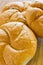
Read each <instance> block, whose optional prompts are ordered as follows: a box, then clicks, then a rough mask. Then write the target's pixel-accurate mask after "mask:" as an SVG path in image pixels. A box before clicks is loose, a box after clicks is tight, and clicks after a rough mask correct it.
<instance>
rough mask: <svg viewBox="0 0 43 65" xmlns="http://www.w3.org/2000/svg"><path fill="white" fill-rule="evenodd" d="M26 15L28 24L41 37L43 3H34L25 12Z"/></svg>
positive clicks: (42, 32) (42, 35) (42, 29)
mask: <svg viewBox="0 0 43 65" xmlns="http://www.w3.org/2000/svg"><path fill="white" fill-rule="evenodd" d="M23 15H24V17H25V18H26V22H27V24H28V26H29V27H30V28H31V29H32V30H33V31H34V32H35V33H36V34H37V35H38V36H40V37H43V3H40V2H34V3H32V4H31V5H30V6H29V7H28V8H27V10H26V11H25V12H23Z"/></svg>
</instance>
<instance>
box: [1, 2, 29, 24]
mask: <svg viewBox="0 0 43 65" xmlns="http://www.w3.org/2000/svg"><path fill="white" fill-rule="evenodd" d="M29 4H30V3H28V2H11V3H8V4H6V5H5V6H4V7H3V9H2V11H1V13H0V25H2V24H4V23H7V22H9V21H10V22H12V21H16V22H17V21H19V22H23V23H25V21H26V20H25V18H24V16H23V15H22V12H23V11H24V10H26V9H27V7H28V5H29Z"/></svg>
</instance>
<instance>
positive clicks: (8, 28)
mask: <svg viewBox="0 0 43 65" xmlns="http://www.w3.org/2000/svg"><path fill="white" fill-rule="evenodd" d="M36 36H39V37H42V38H43V3H41V2H38V1H35V2H26V1H25V2H11V3H8V4H6V5H5V6H4V7H3V8H2V10H1V12H0V65H27V63H28V62H29V61H30V60H31V59H32V58H33V57H34V55H35V53H36V49H37V38H36Z"/></svg>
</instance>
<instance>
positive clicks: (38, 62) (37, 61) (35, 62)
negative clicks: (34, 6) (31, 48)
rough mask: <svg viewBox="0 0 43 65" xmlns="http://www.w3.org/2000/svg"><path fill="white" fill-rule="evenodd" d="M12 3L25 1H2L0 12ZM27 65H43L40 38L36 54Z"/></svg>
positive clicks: (42, 40) (42, 43)
mask: <svg viewBox="0 0 43 65" xmlns="http://www.w3.org/2000/svg"><path fill="white" fill-rule="evenodd" d="M12 1H23V0H0V10H1V9H2V7H3V5H5V4H6V3H8V2H12ZM27 1H28V0H27ZM32 1H33V0H32ZM40 1H41V0H40ZM42 1H43V0H42ZM27 65H43V39H41V38H38V44H37V51H36V54H35V56H34V57H33V59H32V60H31V61H30V62H29V63H28V64H27Z"/></svg>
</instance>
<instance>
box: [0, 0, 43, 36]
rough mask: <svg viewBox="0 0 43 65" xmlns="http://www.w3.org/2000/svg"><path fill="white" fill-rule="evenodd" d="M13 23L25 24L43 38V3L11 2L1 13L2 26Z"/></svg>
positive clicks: (0, 23)
mask: <svg viewBox="0 0 43 65" xmlns="http://www.w3.org/2000/svg"><path fill="white" fill-rule="evenodd" d="M9 21H10V22H12V21H14V22H15V21H16V22H17V21H19V22H23V23H25V24H26V25H28V26H29V27H30V28H31V29H32V30H33V31H34V32H35V34H36V35H38V36H40V37H43V3H42V2H38V1H35V2H11V3H8V4H6V5H5V6H4V7H3V8H2V11H1V13H0V25H2V24H4V23H7V22H9Z"/></svg>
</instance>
